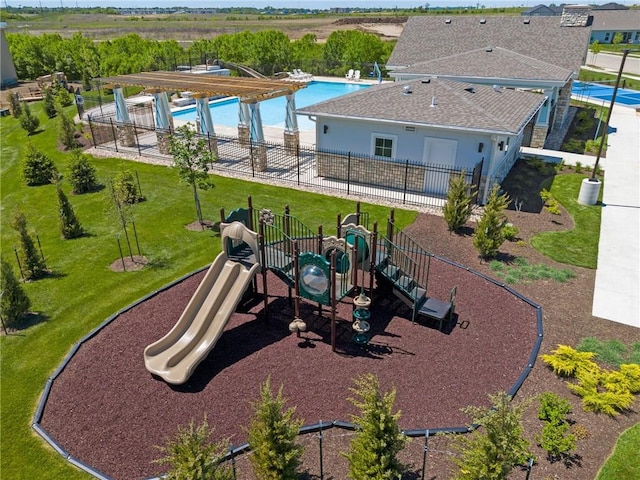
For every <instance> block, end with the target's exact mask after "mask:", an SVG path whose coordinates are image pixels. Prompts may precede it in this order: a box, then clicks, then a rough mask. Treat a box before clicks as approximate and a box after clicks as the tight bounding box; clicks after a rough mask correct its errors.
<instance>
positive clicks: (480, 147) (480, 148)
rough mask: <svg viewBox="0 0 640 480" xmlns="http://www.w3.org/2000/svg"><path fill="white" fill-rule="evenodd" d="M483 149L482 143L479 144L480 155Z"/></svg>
mask: <svg viewBox="0 0 640 480" xmlns="http://www.w3.org/2000/svg"><path fill="white" fill-rule="evenodd" d="M483 148H484V143H482V142H480V143H479V144H478V153H482V149H483Z"/></svg>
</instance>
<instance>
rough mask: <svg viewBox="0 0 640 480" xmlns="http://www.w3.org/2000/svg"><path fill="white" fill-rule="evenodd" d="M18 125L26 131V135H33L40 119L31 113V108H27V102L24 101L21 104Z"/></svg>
mask: <svg viewBox="0 0 640 480" xmlns="http://www.w3.org/2000/svg"><path fill="white" fill-rule="evenodd" d="M20 126H21V127H22V128H24V129H25V130H26V131H27V135H33V134H34V133H35V132H36V130H38V127H39V126H40V119H39V118H38V117H36V116H35V115H34V114H33V113H31V108H29V104H28V103H26V102H24V103H23V106H22V115H21V116H20Z"/></svg>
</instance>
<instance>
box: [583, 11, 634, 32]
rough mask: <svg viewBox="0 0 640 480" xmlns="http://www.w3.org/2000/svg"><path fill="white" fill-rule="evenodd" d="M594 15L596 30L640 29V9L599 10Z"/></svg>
mask: <svg viewBox="0 0 640 480" xmlns="http://www.w3.org/2000/svg"><path fill="white" fill-rule="evenodd" d="M592 16H593V25H592V27H591V28H592V29H593V30H595V31H598V30H604V31H622V30H628V31H638V30H640V10H598V11H596V12H592Z"/></svg>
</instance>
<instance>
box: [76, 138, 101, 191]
mask: <svg viewBox="0 0 640 480" xmlns="http://www.w3.org/2000/svg"><path fill="white" fill-rule="evenodd" d="M69 183H71V188H72V192H73V193H75V194H81V193H87V192H93V191H95V190H98V188H99V187H100V185H99V184H98V175H97V172H96V167H94V166H93V165H92V164H91V162H90V161H89V156H88V155H85V154H84V153H82V151H81V150H79V149H77V148H76V149H74V150H73V151H72V152H71V159H70V160H69Z"/></svg>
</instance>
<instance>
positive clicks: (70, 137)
mask: <svg viewBox="0 0 640 480" xmlns="http://www.w3.org/2000/svg"><path fill="white" fill-rule="evenodd" d="M58 116H59V117H60V122H59V130H58V140H60V142H61V143H62V144H63V145H64V146H65V147H66V148H67V150H72V149H74V148H77V147H78V142H77V141H76V124H75V122H74V121H73V118H71V117H69V116H68V115H67V114H66V113H64V110H63V109H62V108H59V109H58Z"/></svg>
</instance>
